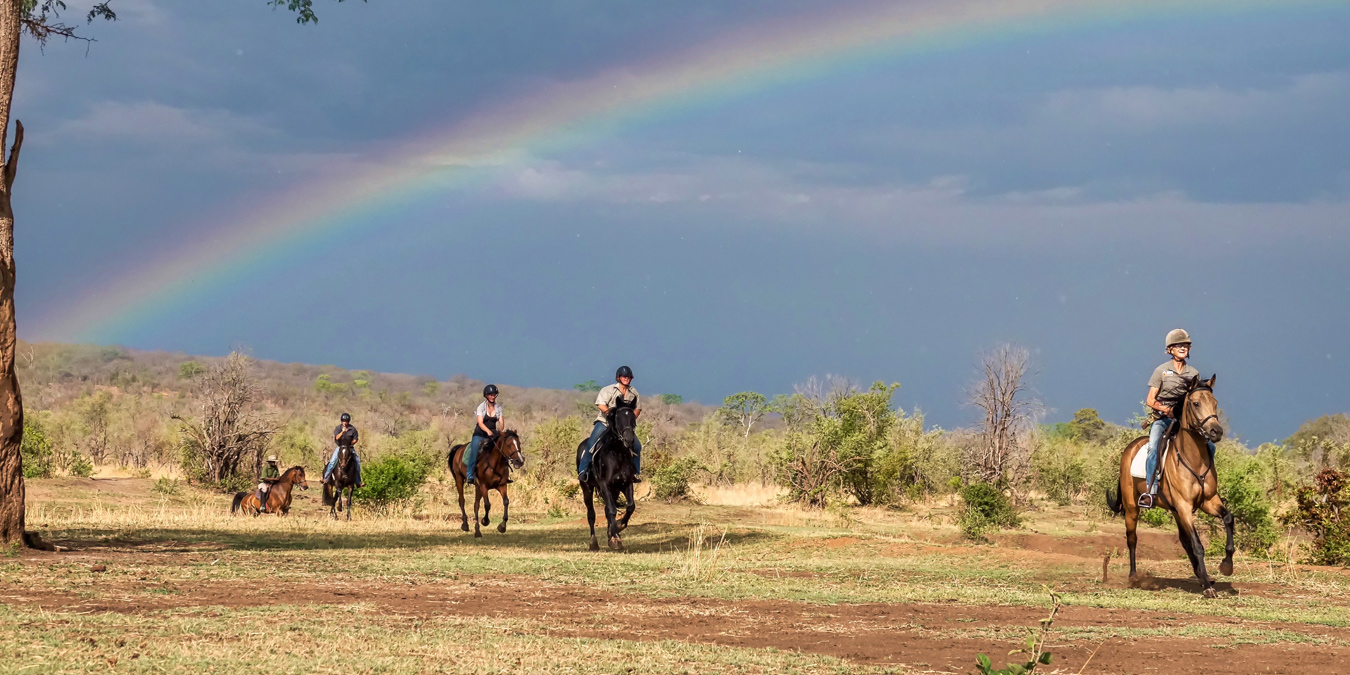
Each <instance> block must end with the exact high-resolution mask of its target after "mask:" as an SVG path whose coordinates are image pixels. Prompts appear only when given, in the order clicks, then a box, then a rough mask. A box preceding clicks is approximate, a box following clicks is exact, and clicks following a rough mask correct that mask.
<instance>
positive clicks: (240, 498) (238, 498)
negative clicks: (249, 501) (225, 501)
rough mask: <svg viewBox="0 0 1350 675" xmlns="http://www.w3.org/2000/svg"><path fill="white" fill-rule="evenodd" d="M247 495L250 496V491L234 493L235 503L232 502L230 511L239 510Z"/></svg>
mask: <svg viewBox="0 0 1350 675" xmlns="http://www.w3.org/2000/svg"><path fill="white" fill-rule="evenodd" d="M246 497H248V493H247V492H236V493H234V503H233V504H230V513H234V512H235V511H238V510H239V505H240V504H242V503H243V502H244V499H245V498H246Z"/></svg>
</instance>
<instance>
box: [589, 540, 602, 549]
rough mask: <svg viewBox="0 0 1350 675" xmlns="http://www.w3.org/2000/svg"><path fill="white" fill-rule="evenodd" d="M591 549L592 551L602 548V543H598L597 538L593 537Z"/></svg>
mask: <svg viewBox="0 0 1350 675" xmlns="http://www.w3.org/2000/svg"><path fill="white" fill-rule="evenodd" d="M591 550H592V551H599V550H600V544H598V543H596V541H595V539H591Z"/></svg>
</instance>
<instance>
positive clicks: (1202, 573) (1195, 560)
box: [1174, 506, 1219, 598]
mask: <svg viewBox="0 0 1350 675" xmlns="http://www.w3.org/2000/svg"><path fill="white" fill-rule="evenodd" d="M1174 513H1175V514H1176V518H1177V532H1178V534H1179V536H1180V537H1181V545H1182V547H1183V548H1185V549H1186V555H1188V556H1190V558H1191V569H1193V570H1194V571H1195V578H1196V579H1199V580H1200V587H1201V588H1202V589H1204V593H1205V597H1206V598H1215V597H1218V595H1219V594H1218V593H1216V592H1215V591H1214V580H1213V579H1211V578H1209V572H1207V571H1206V570H1205V546H1204V544H1202V543H1201V542H1200V533H1199V531H1197V530H1196V529H1195V512H1193V511H1191V510H1190V509H1189V508H1186V507H1185V506H1182V507H1181V508H1179V509H1177V510H1176V511H1175V512H1174Z"/></svg>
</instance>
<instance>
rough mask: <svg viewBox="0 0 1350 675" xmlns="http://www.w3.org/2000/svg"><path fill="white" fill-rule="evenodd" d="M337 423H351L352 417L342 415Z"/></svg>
mask: <svg viewBox="0 0 1350 675" xmlns="http://www.w3.org/2000/svg"><path fill="white" fill-rule="evenodd" d="M338 421H339V422H350V421H352V416H351V415H348V414H347V413H342V417H339V418H338Z"/></svg>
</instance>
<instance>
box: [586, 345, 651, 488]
mask: <svg viewBox="0 0 1350 675" xmlns="http://www.w3.org/2000/svg"><path fill="white" fill-rule="evenodd" d="M619 403H623V405H624V406H625V407H631V408H633V419H635V420H636V419H637V418H638V417H640V416H641V415H642V408H640V407H638V393H637V389H634V388H633V369H632V368H629V367H628V366H620V367H619V369H618V370H617V371H616V372H615V373H614V384H611V385H609V386H608V387H605V388H604V389H601V390H600V393H599V394H597V395H596V396H595V407H597V408H599V409H600V414H599V415H597V416H596V418H595V426H594V427H591V437H590V439H589V440H587V441H586V451H585V452H583V453H581V465H580V466H578V467H577V478H578V479H579V480H582V481H584V480H586V472H587V471H589V470H590V468H591V459H592V458H593V457H594V454H595V453H594V450H595V444H596V443H598V442H600V437H601V436H603V435H605V429H607V428H608V426H609V419H608V418H606V415H608V414H609V411H610V410H611V409H612V408H614V407H615V406H616V405H618V404H619ZM641 473H642V441H640V440H638V439H637V438H636V437H634V439H633V474H634V475H633V482H634V483H641V482H642V476H641Z"/></svg>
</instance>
